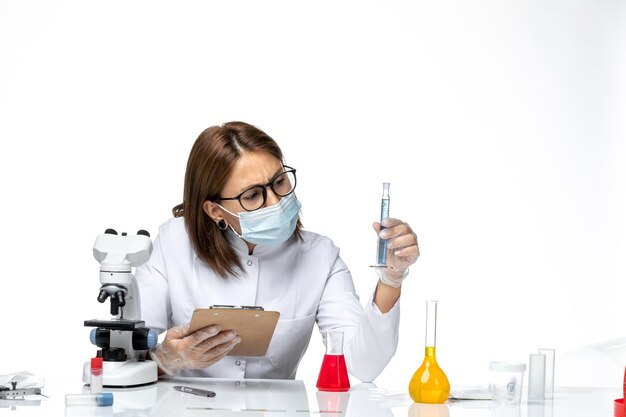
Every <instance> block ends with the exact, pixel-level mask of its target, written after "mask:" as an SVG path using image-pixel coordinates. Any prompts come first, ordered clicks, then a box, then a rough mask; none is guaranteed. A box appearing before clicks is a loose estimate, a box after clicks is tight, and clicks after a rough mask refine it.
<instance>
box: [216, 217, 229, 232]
mask: <svg viewBox="0 0 626 417" xmlns="http://www.w3.org/2000/svg"><path fill="white" fill-rule="evenodd" d="M217 227H218V228H219V229H220V230H226V229H227V228H228V223H226V221H225V220H224V219H220V221H219V222H217Z"/></svg>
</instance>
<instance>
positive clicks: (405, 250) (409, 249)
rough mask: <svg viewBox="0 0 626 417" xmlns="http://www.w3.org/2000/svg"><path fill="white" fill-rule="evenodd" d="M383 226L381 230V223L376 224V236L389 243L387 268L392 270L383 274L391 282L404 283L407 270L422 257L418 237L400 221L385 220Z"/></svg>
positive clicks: (409, 227) (384, 271) (386, 270)
mask: <svg viewBox="0 0 626 417" xmlns="http://www.w3.org/2000/svg"><path fill="white" fill-rule="evenodd" d="M383 226H384V228H383V230H380V223H378V222H376V223H374V230H375V231H376V234H377V235H378V236H379V237H380V238H381V239H385V240H386V241H387V266H388V267H390V268H386V269H384V270H382V272H383V274H384V275H385V277H386V278H388V279H390V280H391V281H393V282H397V281H400V282H402V278H403V277H404V276H406V275H405V271H406V270H407V268H408V267H409V266H410V265H413V264H414V263H415V261H417V258H418V257H419V256H420V250H419V246H418V245H417V236H416V235H415V233H413V230H412V229H411V226H409V225H408V224H407V223H404V222H402V221H401V220H398V219H393V218H387V219H384V220H383ZM383 282H384V280H383ZM398 286H399V282H398Z"/></svg>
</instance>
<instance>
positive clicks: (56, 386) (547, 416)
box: [0, 376, 621, 417]
mask: <svg viewBox="0 0 626 417" xmlns="http://www.w3.org/2000/svg"><path fill="white" fill-rule="evenodd" d="M173 385H188V386H193V387H198V388H206V389H210V390H213V391H215V392H216V393H217V395H216V396H215V397H214V398H203V397H199V396H195V395H191V394H183V393H180V392H178V391H175V390H174V389H172V386H173ZM83 390H85V392H87V391H86V390H87V388H86V387H84V386H83V384H82V382H81V381H79V380H76V379H75V378H72V379H71V380H68V379H67V378H65V377H63V376H59V377H48V378H47V379H46V386H45V388H44V390H43V392H44V394H46V395H47V396H48V397H49V398H47V399H46V398H41V397H31V398H29V399H26V400H22V401H20V400H0V415H2V416H4V415H10V416H63V415H65V416H68V417H69V416H76V417H78V416H236V415H241V416H248V417H260V416H264V417H274V416H280V417H292V416H297V417H305V416H313V417H317V416H322V417H361V416H372V417H395V416H409V417H418V416H419V417H447V416H453V417H457V416H459V417H463V416H490V417H583V416H584V417H602V416H606V417H611V416H613V400H614V399H615V398H619V397H621V392H619V390H618V389H608V388H607V389H603V388H588V389H583V388H556V389H555V394H554V399H553V400H550V401H545V402H543V403H536V404H534V403H533V404H528V403H527V402H526V401H525V400H522V403H521V404H520V405H519V406H516V407H510V406H509V407H505V406H496V405H494V404H492V403H491V402H490V401H482V400H466V401H448V402H447V403H445V404H440V405H430V404H415V403H413V402H412V401H411V399H410V398H409V396H408V394H407V393H406V392H402V391H392V390H387V389H385V388H384V387H376V385H374V384H359V385H356V386H353V387H352V388H351V389H350V391H348V392H345V393H328V392H320V391H317V389H316V388H315V385H314V382H311V383H310V384H309V383H308V382H307V383H306V384H305V383H304V382H303V381H299V380H295V381H291V380H230V379H202V378H180V379H175V380H169V381H163V380H162V381H159V382H158V383H157V384H153V385H150V386H146V387H140V388H130V389H105V391H110V392H113V395H114V404H113V406H112V407H65V394H73V393H81V392H83Z"/></svg>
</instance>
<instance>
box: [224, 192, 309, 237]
mask: <svg viewBox="0 0 626 417" xmlns="http://www.w3.org/2000/svg"><path fill="white" fill-rule="evenodd" d="M218 205H219V204H218ZM220 207H221V208H222V210H224V211H225V212H227V213H230V214H232V215H233V216H235V217H237V218H238V219H239V226H240V227H241V235H240V234H239V233H237V232H236V231H235V230H234V229H233V232H235V234H236V235H237V236H239V237H240V238H242V239H243V240H245V241H247V242H250V243H253V244H255V245H269V246H276V245H280V244H281V243H283V242H285V241H286V240H287V239H289V238H290V237H291V235H293V232H294V230H296V225H297V223H298V218H299V216H298V213H299V212H300V207H301V204H300V202H299V201H298V199H297V198H296V194H295V193H291V194H289V195H288V196H287V197H283V198H282V199H281V200H280V201H279V202H278V204H274V205H273V206H269V207H265V208H261V209H258V210H255V211H243V212H239V213H237V214H235V213H231V212H230V211H228V210H226V209H225V208H224V207H222V206H221V205H220ZM230 228H231V229H232V226H231V227H230Z"/></svg>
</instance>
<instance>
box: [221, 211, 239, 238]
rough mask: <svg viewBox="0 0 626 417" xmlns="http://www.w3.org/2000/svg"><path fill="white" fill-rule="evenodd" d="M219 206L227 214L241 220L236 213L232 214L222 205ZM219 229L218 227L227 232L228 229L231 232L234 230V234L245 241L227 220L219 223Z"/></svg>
mask: <svg viewBox="0 0 626 417" xmlns="http://www.w3.org/2000/svg"><path fill="white" fill-rule="evenodd" d="M218 206H220V208H221V209H222V210H224V211H225V212H226V213H228V214H231V215H233V216H235V217H237V218H239V215H237V214H235V213H232V212H230V211H228V210H226V209H225V208H224V207H222V206H221V205H220V204H218ZM217 227H218V228H219V229H220V230H226V229H228V228H229V227H230V230H232V231H233V233H234V234H236V235H237V236H239V237H240V238H241V239H243V236H242V235H240V234H239V233H237V231H236V230H235V229H234V228H233V226H231V225H230V224H229V223H228V222H227V221H226V220H224V219H221V220H220V221H218V222H217Z"/></svg>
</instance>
